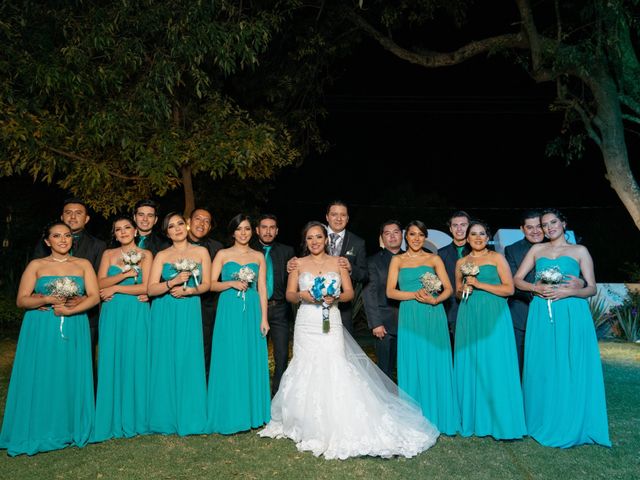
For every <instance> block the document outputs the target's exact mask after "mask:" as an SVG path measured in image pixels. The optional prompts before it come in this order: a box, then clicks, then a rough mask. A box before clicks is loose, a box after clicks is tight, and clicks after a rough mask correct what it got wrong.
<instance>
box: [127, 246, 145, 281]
mask: <svg viewBox="0 0 640 480" xmlns="http://www.w3.org/2000/svg"><path fill="white" fill-rule="evenodd" d="M143 258H144V254H143V253H142V252H140V251H139V250H135V249H131V250H129V251H128V252H122V263H123V265H124V266H123V267H122V271H123V272H128V271H129V270H131V269H133V270H135V272H136V275H137V274H139V273H140V262H141V261H142V259H143Z"/></svg>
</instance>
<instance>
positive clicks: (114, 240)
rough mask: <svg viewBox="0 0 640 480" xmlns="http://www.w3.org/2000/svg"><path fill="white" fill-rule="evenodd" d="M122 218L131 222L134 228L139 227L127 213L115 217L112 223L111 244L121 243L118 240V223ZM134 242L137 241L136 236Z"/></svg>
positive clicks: (115, 245)
mask: <svg viewBox="0 0 640 480" xmlns="http://www.w3.org/2000/svg"><path fill="white" fill-rule="evenodd" d="M122 220H126V221H127V222H129V224H130V225H131V226H132V227H133V229H134V230H135V229H136V228H138V227H136V224H135V222H134V221H133V220H132V219H131V218H129V217H127V216H126V215H120V216H118V217H116V218H114V219H113V222H112V223H111V246H113V247H117V246H119V245H120V242H118V240H116V223H117V222H121V221H122ZM134 243H135V238H134Z"/></svg>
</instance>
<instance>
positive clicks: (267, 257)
mask: <svg viewBox="0 0 640 480" xmlns="http://www.w3.org/2000/svg"><path fill="white" fill-rule="evenodd" d="M262 248H263V249H264V259H265V261H266V263H267V299H269V298H271V295H273V262H272V261H271V255H269V253H270V252H271V248H272V245H263V246H262Z"/></svg>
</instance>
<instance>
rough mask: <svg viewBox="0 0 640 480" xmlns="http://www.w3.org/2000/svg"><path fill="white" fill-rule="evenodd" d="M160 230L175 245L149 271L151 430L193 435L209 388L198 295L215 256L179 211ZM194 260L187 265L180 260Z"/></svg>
mask: <svg viewBox="0 0 640 480" xmlns="http://www.w3.org/2000/svg"><path fill="white" fill-rule="evenodd" d="M162 230H163V231H164V233H165V235H166V236H167V237H168V238H169V240H170V241H171V242H172V245H171V246H170V247H169V248H167V249H165V250H162V251H160V252H158V254H157V255H156V257H155V259H154V260H153V264H152V266H151V274H150V275H149V296H153V297H156V298H155V299H154V300H153V303H152V304H151V337H150V348H151V365H150V382H149V430H150V431H151V432H155V433H164V434H171V433H177V434H178V435H191V434H198V433H204V431H205V427H206V420H207V406H206V397H207V387H206V379H205V374H204V349H203V344H202V319H201V311H200V297H199V296H198V295H200V294H202V293H204V292H207V291H208V290H209V285H210V283H209V282H210V278H211V258H210V257H209V252H208V251H207V249H206V248H204V247H200V246H197V245H192V244H191V243H189V242H188V240H187V225H186V222H185V219H184V217H183V216H182V215H180V214H179V213H175V212H173V213H168V214H167V215H166V216H165V217H164V220H163V222H162ZM187 263H193V264H194V266H196V267H197V268H196V269H193V270H190V271H188V270H184V266H181V265H180V264H187Z"/></svg>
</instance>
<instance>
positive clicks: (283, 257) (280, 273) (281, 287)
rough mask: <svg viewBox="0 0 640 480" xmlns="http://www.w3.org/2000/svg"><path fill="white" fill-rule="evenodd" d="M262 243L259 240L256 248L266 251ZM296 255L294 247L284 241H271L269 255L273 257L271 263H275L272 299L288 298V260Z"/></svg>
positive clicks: (282, 299)
mask: <svg viewBox="0 0 640 480" xmlns="http://www.w3.org/2000/svg"><path fill="white" fill-rule="evenodd" d="M262 246H263V245H262V243H260V242H257V243H256V244H255V245H254V248H255V249H256V250H258V251H260V252H263V253H264V249H263V248H262ZM294 256H295V254H294V252H293V248H292V247H290V246H289V245H284V244H283V243H279V242H273V243H271V251H270V252H269V257H271V263H272V265H273V295H271V298H270V300H275V301H279V302H283V301H285V300H286V291H287V279H288V277H289V275H288V274H287V262H288V261H289V260H291V259H292V258H293V257H294Z"/></svg>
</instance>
